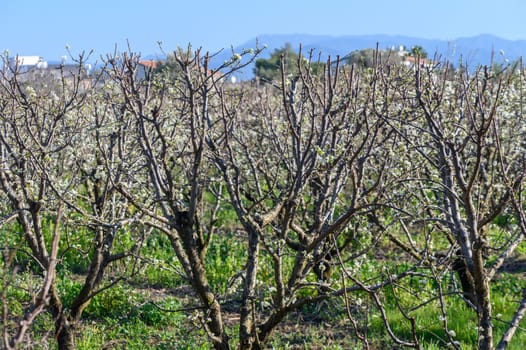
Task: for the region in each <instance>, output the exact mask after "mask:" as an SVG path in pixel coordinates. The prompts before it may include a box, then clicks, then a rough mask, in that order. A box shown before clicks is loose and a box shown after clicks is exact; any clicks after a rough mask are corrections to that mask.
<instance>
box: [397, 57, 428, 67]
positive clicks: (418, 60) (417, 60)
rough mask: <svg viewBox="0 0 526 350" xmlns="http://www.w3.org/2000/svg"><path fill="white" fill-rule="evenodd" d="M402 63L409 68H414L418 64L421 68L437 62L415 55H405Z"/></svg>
mask: <svg viewBox="0 0 526 350" xmlns="http://www.w3.org/2000/svg"><path fill="white" fill-rule="evenodd" d="M402 63H403V64H404V65H405V66H406V67H409V68H414V67H416V66H417V65H420V67H421V68H431V67H433V66H434V64H435V63H434V62H433V60H430V59H427V58H423V57H415V56H404V58H403V61H402Z"/></svg>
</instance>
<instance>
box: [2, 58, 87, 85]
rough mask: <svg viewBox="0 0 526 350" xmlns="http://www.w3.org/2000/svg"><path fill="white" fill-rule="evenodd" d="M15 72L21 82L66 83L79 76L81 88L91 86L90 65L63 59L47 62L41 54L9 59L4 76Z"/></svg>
mask: <svg viewBox="0 0 526 350" xmlns="http://www.w3.org/2000/svg"><path fill="white" fill-rule="evenodd" d="M13 74H16V76H17V80H18V81H19V82H21V83H31V84H40V85H41V84H45V83H51V82H61V81H62V80H63V79H64V81H65V82H66V83H70V82H73V80H74V79H76V78H80V80H81V85H82V87H83V88H88V87H89V86H91V82H90V81H91V78H90V74H91V65H90V64H86V65H84V66H80V65H79V64H76V63H75V64H68V63H66V62H65V60H63V61H62V62H60V63H57V62H55V63H49V62H47V61H45V60H44V58H43V57H41V56H17V57H15V58H14V59H12V60H11V65H10V67H9V70H8V71H7V72H6V77H9V76H12V75H13Z"/></svg>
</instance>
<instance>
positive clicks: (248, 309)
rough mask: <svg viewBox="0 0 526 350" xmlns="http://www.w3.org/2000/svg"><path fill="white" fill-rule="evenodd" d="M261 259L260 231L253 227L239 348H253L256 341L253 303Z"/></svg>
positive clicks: (242, 302) (241, 315) (247, 349)
mask: <svg viewBox="0 0 526 350" xmlns="http://www.w3.org/2000/svg"><path fill="white" fill-rule="evenodd" d="M258 259H259V233H258V232H257V231H256V229H251V230H250V234H249V239H248V261H247V273H246V276H245V286H244V289H243V298H242V301H241V312H240V324H239V348H240V349H241V350H251V349H252V346H253V345H254V343H255V342H256V331H255V324H254V323H255V320H254V319H253V312H254V310H253V303H254V298H255V294H254V293H255V288H256V280H257V270H258V269H257V267H258Z"/></svg>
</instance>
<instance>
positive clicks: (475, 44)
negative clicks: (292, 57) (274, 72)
mask: <svg viewBox="0 0 526 350" xmlns="http://www.w3.org/2000/svg"><path fill="white" fill-rule="evenodd" d="M285 43H290V44H292V46H293V47H296V48H299V45H300V44H301V45H302V47H303V50H304V52H308V51H310V50H314V53H315V55H316V56H317V55H318V54H319V55H321V58H322V60H325V59H326V58H327V57H328V56H331V57H335V56H337V55H339V56H345V55H347V54H348V53H350V52H352V51H354V50H360V49H365V48H374V47H376V46H377V45H378V47H379V48H380V49H388V48H393V47H395V48H396V47H399V46H400V45H404V46H406V47H412V46H414V45H420V46H422V47H423V48H424V49H425V50H426V51H427V52H428V53H429V55H430V56H434V55H437V57H438V58H439V59H441V60H448V61H450V62H451V63H453V64H454V65H458V64H459V63H460V62H462V63H463V64H464V65H466V64H467V65H468V66H470V67H474V66H478V65H484V64H490V62H491V59H492V52H493V53H494V55H493V56H494V60H495V61H496V62H504V61H505V60H509V61H513V60H516V59H517V58H519V57H522V56H523V55H524V54H525V53H526V40H507V39H503V38H499V37H496V36H493V35H488V34H484V35H478V36H474V37H465V38H457V39H452V40H438V39H422V38H417V37H408V36H395V35H356V36H327V35H308V34H265V35H260V36H258V37H257V38H253V39H250V40H248V41H246V42H245V43H242V44H240V45H238V46H235V47H234V48H233V50H234V52H240V51H242V50H243V49H248V48H255V47H256V46H259V47H262V46H263V45H266V47H267V48H266V49H265V50H264V51H263V52H262V54H261V56H260V57H261V58H268V57H269V56H270V54H271V53H272V52H273V51H274V50H275V49H277V48H280V47H282V46H283V45H284V44H285ZM231 54H232V51H231V49H229V48H227V49H225V50H223V51H222V52H220V53H219V54H218V55H217V56H216V62H223V61H224V60H226V59H228V58H229V57H230V56H231ZM252 76H253V66H249V67H247V68H246V69H245V70H244V71H243V72H242V73H241V74H239V78H241V79H249V78H251V77H252Z"/></svg>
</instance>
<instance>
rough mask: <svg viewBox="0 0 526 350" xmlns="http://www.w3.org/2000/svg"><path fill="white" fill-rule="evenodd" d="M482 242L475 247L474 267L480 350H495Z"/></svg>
mask: <svg viewBox="0 0 526 350" xmlns="http://www.w3.org/2000/svg"><path fill="white" fill-rule="evenodd" d="M480 245H481V244H480V242H477V243H476V245H475V247H474V254H473V257H474V259H473V265H474V273H473V274H474V276H473V278H474V282H475V293H476V296H477V315H478V335H479V336H478V349H479V350H493V348H494V347H493V325H492V323H491V298H490V288H489V282H488V279H487V276H486V274H485V270H484V260H483V256H482V249H480Z"/></svg>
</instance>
